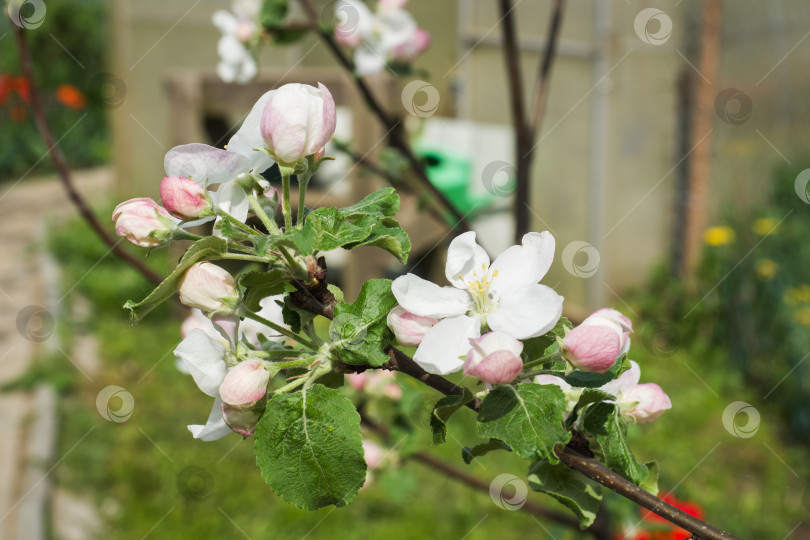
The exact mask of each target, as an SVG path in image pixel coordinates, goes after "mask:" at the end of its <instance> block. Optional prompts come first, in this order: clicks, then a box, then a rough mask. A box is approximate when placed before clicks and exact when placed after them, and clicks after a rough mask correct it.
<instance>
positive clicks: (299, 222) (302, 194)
mask: <svg viewBox="0 0 810 540" xmlns="http://www.w3.org/2000/svg"><path fill="white" fill-rule="evenodd" d="M310 178H312V174H311V173H310V172H309V171H306V172H304V173H301V174H299V175H298V215H297V216H296V217H295V226H296V227H298V228H301V227H303V226H304V214H305V213H306V207H305V206H304V200H305V199H306V194H307V185H309V179H310Z"/></svg>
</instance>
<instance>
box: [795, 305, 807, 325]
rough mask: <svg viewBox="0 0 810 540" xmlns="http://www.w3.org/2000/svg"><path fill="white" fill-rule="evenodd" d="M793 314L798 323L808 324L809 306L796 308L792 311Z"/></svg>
mask: <svg viewBox="0 0 810 540" xmlns="http://www.w3.org/2000/svg"><path fill="white" fill-rule="evenodd" d="M793 316H794V317H796V321H798V323H799V324H803V325H805V326H810V307H803V308H801V309H797V310H796V311H794V312H793Z"/></svg>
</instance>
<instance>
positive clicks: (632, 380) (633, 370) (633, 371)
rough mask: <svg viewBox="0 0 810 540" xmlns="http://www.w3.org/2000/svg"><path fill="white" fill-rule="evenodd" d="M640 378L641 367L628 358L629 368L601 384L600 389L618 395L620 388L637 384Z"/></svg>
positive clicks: (627, 387) (623, 388) (624, 388)
mask: <svg viewBox="0 0 810 540" xmlns="http://www.w3.org/2000/svg"><path fill="white" fill-rule="evenodd" d="M639 380H641V368H640V367H638V363H637V362H636V361H634V360H630V369H628V370H627V371H625V372H624V373H622V374H621V375H619V376H618V377H617V378H616V379H614V380H612V381H610V382H609V383H607V384H606V385H604V386H602V387H601V388H600V390H604V391H605V392H607V393H608V394H613V395H614V396H616V397H618V396H619V394H620V393H621V392H622V390H626V389H629V388H631V387H633V386H635V385H637V384H638V381H639Z"/></svg>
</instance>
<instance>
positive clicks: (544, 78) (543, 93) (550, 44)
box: [532, 0, 565, 137]
mask: <svg viewBox="0 0 810 540" xmlns="http://www.w3.org/2000/svg"><path fill="white" fill-rule="evenodd" d="M564 10H565V0H554V6H553V8H552V14H551V20H550V21H549V24H548V39H547V41H546V49H545V51H544V52H543V60H542V61H541V62H540V70H539V72H538V76H537V91H536V92H535V95H534V111H533V114H532V135H533V137H536V136H537V134H538V132H539V131H540V126H541V125H542V124H543V117H544V116H545V110H546V98H547V97H548V83H549V81H550V80H551V66H552V64H553V63H554V58H555V57H556V55H557V42H558V41H559V38H560V28H561V27H562V18H563V12H564Z"/></svg>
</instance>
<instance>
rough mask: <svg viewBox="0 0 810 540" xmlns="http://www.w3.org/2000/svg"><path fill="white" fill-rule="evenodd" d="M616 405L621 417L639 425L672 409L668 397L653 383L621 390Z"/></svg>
mask: <svg viewBox="0 0 810 540" xmlns="http://www.w3.org/2000/svg"><path fill="white" fill-rule="evenodd" d="M618 403H619V409H620V410H621V412H622V416H624V417H625V418H628V419H629V420H631V421H633V422H638V423H640V424H643V423H646V422H652V421H653V420H655V419H656V418H658V417H659V416H661V415H662V414H663V413H664V411H666V410H668V409H671V408H672V402H671V401H670V400H669V396H667V395H666V393H664V391H663V390H662V389H661V387H660V386H658V385H657V384H655V383H644V384H636V385H634V386H631V387H629V388H625V389H623V390H622V391H621V394H620V396H619V400H618Z"/></svg>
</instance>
